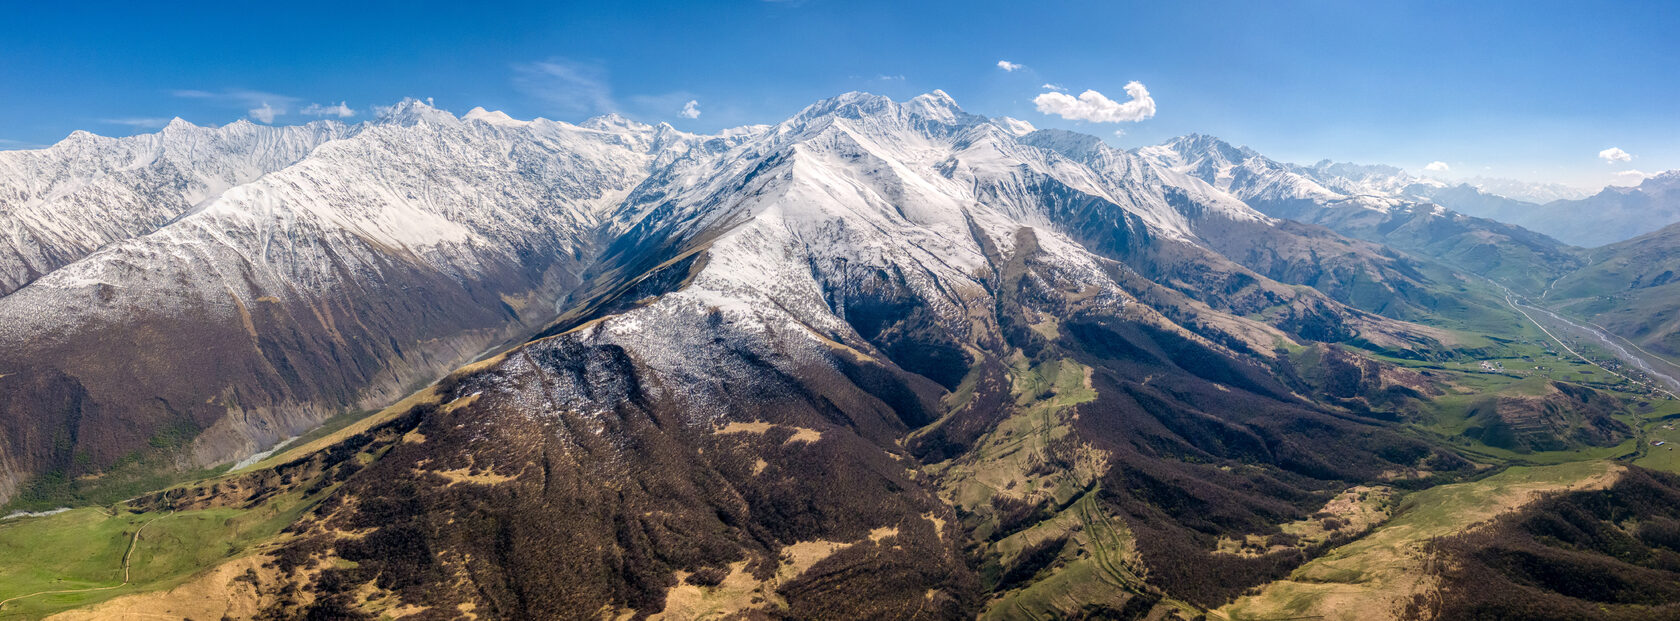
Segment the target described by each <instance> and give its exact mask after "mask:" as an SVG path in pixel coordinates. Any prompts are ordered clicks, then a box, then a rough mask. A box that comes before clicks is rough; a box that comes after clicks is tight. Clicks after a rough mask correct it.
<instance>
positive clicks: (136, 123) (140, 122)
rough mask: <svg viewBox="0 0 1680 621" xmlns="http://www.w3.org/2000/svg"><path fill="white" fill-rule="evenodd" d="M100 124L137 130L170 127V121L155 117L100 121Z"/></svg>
mask: <svg viewBox="0 0 1680 621" xmlns="http://www.w3.org/2000/svg"><path fill="white" fill-rule="evenodd" d="M99 122H100V123H109V124H111V125H127V126H129V127H133V128H136V129H157V128H159V127H163V126H165V125H168V124H169V119H160V118H153V117H143V118H140V117H128V118H121V119H99Z"/></svg>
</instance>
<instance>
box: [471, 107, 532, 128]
mask: <svg viewBox="0 0 1680 621" xmlns="http://www.w3.org/2000/svg"><path fill="white" fill-rule="evenodd" d="M461 120H463V121H482V122H485V123H489V124H491V125H501V126H507V127H523V126H525V125H529V124H530V123H531V121H521V120H518V119H515V118H513V117H511V116H508V114H507V113H506V112H502V111H501V110H485V109H484V107H483V106H475V107H474V108H473V109H471V110H468V111H467V113H466V114H464V115H461Z"/></svg>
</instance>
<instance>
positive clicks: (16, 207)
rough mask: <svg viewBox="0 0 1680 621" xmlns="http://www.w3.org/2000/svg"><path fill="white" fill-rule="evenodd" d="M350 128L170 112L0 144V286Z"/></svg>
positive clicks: (161, 220)
mask: <svg viewBox="0 0 1680 621" xmlns="http://www.w3.org/2000/svg"><path fill="white" fill-rule="evenodd" d="M355 131H356V128H354V127H349V126H346V125H344V124H342V123H339V122H337V121H318V122H314V123H310V124H307V125H300V126H293V127H268V126H264V125H257V124H254V123H251V122H249V121H239V122H236V123H233V124H230V125H227V126H225V127H198V126H196V125H193V124H191V123H188V122H186V121H183V120H181V119H178V118H177V119H175V120H173V121H171V122H170V123H169V124H168V125H167V126H165V127H164V128H163V131H160V132H158V133H155V134H141V135H137V136H131V137H128V138H105V137H101V136H95V135H93V134H90V133H87V132H83V131H78V132H76V133H73V134H71V135H70V137H69V138H66V139H65V140H64V141H63V142H60V143H58V144H56V145H53V146H52V147H49V148H46V149H40V150H33V151H0V229H3V230H4V231H5V233H4V234H3V235H0V295H5V294H7V293H11V292H12V291H14V290H16V289H17V288H18V287H21V286H23V285H24V284H26V283H28V282H30V281H32V280H34V279H36V278H39V277H40V276H41V275H42V274H46V273H48V272H51V271H53V270H55V269H58V268H59V267H62V266H64V265H67V264H69V263H71V262H74V261H76V260H78V259H81V258H82V257H85V256H87V255H88V254H89V253H91V252H93V251H95V250H98V249H100V248H103V247H105V246H107V245H109V244H112V243H115V242H119V241H123V240H126V239H130V238H133V237H137V236H140V235H144V234H146V233H150V232H152V231H154V230H156V229H157V228H159V227H161V226H163V225H165V224H167V223H169V222H171V221H173V220H175V219H176V218H179V217H181V216H183V215H185V214H186V213H188V212H189V211H191V210H193V209H195V208H197V207H199V206H201V205H203V204H204V203H206V202H208V201H210V200H211V199H213V198H215V197H217V196H219V195H221V193H222V192H225V191H227V190H228V189H230V188H233V187H235V186H238V185H242V184H245V183H249V182H251V181H254V180H256V179H257V178H258V177H261V176H263V175H265V174H268V173H270V172H274V171H276V170H280V169H281V168H285V167H286V166H290V165H292V164H293V163H296V162H297V161H298V160H300V159H303V158H304V157H305V156H307V155H309V153H310V152H312V151H314V150H315V147H317V146H319V145H320V144H321V143H323V142H326V141H329V140H333V139H337V138H342V137H345V136H348V135H350V134H353V133H354V132H355Z"/></svg>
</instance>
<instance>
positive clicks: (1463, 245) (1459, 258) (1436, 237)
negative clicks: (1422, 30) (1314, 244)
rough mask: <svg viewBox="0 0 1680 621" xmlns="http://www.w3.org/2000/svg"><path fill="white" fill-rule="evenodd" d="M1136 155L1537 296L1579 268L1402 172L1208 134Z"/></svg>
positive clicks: (1254, 201)
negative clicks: (1452, 204) (1285, 153)
mask: <svg viewBox="0 0 1680 621" xmlns="http://www.w3.org/2000/svg"><path fill="white" fill-rule="evenodd" d="M1135 152H1136V153H1137V155H1138V156H1139V157H1141V158H1143V159H1145V160H1147V161H1149V162H1151V163H1152V164H1154V165H1156V166H1159V167H1162V168H1166V169H1170V170H1175V171H1180V172H1183V173H1184V174H1188V175H1193V176H1196V177H1198V178H1200V179H1202V180H1204V181H1206V182H1208V183H1210V184H1212V185H1214V186H1216V187H1218V188H1220V189H1222V190H1225V191H1227V192H1230V193H1231V194H1232V195H1234V196H1236V197H1237V198H1239V199H1241V200H1243V201H1245V202H1246V203H1248V204H1249V205H1250V206H1252V207H1254V208H1255V209H1258V210H1259V211H1261V212H1264V213H1265V214H1267V215H1270V216H1274V217H1279V218H1287V219H1291V220H1297V221H1301V222H1307V223H1311V224H1319V225H1323V226H1326V227H1329V228H1330V229H1332V230H1335V231H1336V232H1338V233H1342V234H1344V235H1348V236H1351V237H1356V238H1360V239H1366V240H1370V241H1374V242H1378V243H1382V244H1385V245H1389V246H1393V247H1395V248H1399V249H1402V250H1407V251H1411V252H1415V253H1417V254H1419V255H1421V256H1426V257H1430V258H1435V259H1442V260H1446V261H1448V262H1449V263H1452V264H1454V265H1457V266H1459V267H1462V268H1464V269H1469V270H1471V271H1474V272H1476V273H1479V274H1484V275H1489V276H1491V277H1495V278H1497V279H1499V280H1502V281H1504V282H1506V283H1507V284H1508V285H1511V286H1515V287H1519V288H1523V289H1532V290H1535V291H1538V290H1539V289H1542V288H1544V287H1545V284H1546V283H1548V282H1550V280H1551V279H1555V278H1556V277H1558V276H1560V275H1562V274H1563V273H1564V272H1566V271H1567V270H1569V269H1572V268H1574V267H1577V266H1578V265H1579V263H1580V260H1579V258H1578V257H1576V256H1574V254H1573V253H1572V252H1571V251H1569V250H1568V249H1567V248H1566V247H1564V246H1563V245H1562V244H1560V243H1558V242H1557V241H1556V240H1553V239H1550V238H1547V237H1546V236H1544V235H1541V234H1537V233H1534V232H1532V231H1529V230H1525V229H1523V228H1520V227H1517V226H1512V225H1509V224H1505V223H1502V222H1498V221H1494V220H1489V219H1484V218H1477V217H1473V216H1468V215H1465V214H1463V213H1460V212H1457V211H1454V210H1452V209H1449V208H1447V207H1445V206H1443V205H1441V204H1439V203H1437V202H1435V201H1432V200H1430V199H1428V198H1425V197H1424V195H1433V196H1448V195H1451V192H1452V191H1453V189H1454V188H1463V187H1464V186H1448V185H1446V184H1444V183H1442V182H1439V181H1435V180H1431V179H1423V178H1418V177H1412V176H1410V175H1407V174H1406V173H1405V172H1404V171H1402V170H1401V169H1399V168H1394V167H1390V166H1366V165H1355V164H1339V163H1333V162H1329V161H1323V162H1319V163H1318V164H1315V165H1313V166H1300V165H1295V164H1287V163H1283V162H1278V161H1275V160H1272V159H1270V158H1267V157H1266V156H1264V155H1261V154H1259V153H1257V152H1255V151H1253V150H1252V149H1247V148H1239V147H1233V146H1231V145H1229V144H1227V143H1225V142H1224V141H1221V140H1219V139H1217V138H1213V137H1210V136H1202V135H1191V136H1184V137H1181V138H1177V139H1174V140H1172V141H1169V142H1167V143H1165V144H1162V145H1156V146H1149V147H1142V148H1139V149H1137V150H1136V151H1135ZM1471 191H1472V192H1474V190H1471ZM1501 200H1503V199H1501Z"/></svg>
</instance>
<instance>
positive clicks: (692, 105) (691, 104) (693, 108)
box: [677, 99, 700, 119]
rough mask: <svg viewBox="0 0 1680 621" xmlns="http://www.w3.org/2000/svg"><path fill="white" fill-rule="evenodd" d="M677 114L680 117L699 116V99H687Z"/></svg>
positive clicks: (694, 117)
mask: <svg viewBox="0 0 1680 621" xmlns="http://www.w3.org/2000/svg"><path fill="white" fill-rule="evenodd" d="M677 114H679V115H681V116H682V118H685V119H698V118H700V101H699V100H696V99H690V100H688V103H685V104H683V109H682V112H679V113H677Z"/></svg>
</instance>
